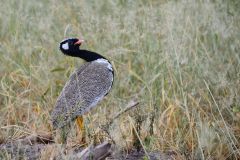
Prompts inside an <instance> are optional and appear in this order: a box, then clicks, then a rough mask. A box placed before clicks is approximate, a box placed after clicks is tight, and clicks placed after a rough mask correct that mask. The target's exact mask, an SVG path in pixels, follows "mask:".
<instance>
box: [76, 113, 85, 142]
mask: <svg viewBox="0 0 240 160" xmlns="http://www.w3.org/2000/svg"><path fill="white" fill-rule="evenodd" d="M76 123H77V125H78V128H79V132H80V133H82V137H81V143H83V144H86V131H85V127H84V121H83V116H78V117H77V119H76Z"/></svg>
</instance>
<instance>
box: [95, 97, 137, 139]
mask: <svg viewBox="0 0 240 160" xmlns="http://www.w3.org/2000/svg"><path fill="white" fill-rule="evenodd" d="M138 104H139V102H135V101H133V100H132V101H130V102H129V103H128V105H127V106H126V107H125V108H124V109H123V110H122V111H120V112H118V113H117V114H116V115H115V116H114V117H113V118H112V119H110V120H109V121H108V122H107V123H106V124H104V125H101V126H100V127H99V128H101V129H102V130H103V131H104V132H105V133H107V135H108V136H109V138H110V139H111V140H112V141H113V142H114V140H113V138H112V137H111V135H110V133H109V131H108V129H109V127H110V126H111V125H112V123H113V122H114V120H115V119H117V118H119V117H120V116H121V115H123V114H124V113H126V112H127V111H129V110H130V109H133V108H134V107H136V106H137V105H138ZM114 143H115V142H114Z"/></svg>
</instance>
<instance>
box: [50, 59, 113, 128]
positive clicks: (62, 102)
mask: <svg viewBox="0 0 240 160" xmlns="http://www.w3.org/2000/svg"><path fill="white" fill-rule="evenodd" d="M112 82H113V73H112V71H110V70H109V68H108V67H107V64H104V63H97V62H95V61H93V62H89V63H85V64H84V65H83V66H81V67H80V68H79V69H77V70H76V71H75V72H74V73H73V74H72V75H71V76H70V79H69V81H68V82H67V83H66V84H65V86H64V88H63V90H62V92H61V93H60V96H59V97H58V99H57V102H56V106H55V108H54V110H53V112H52V115H51V118H52V122H53V127H54V128H61V127H63V126H64V125H66V124H67V123H69V122H70V121H71V120H73V119H75V118H76V117H77V116H78V115H82V114H84V113H86V112H88V111H89V110H90V109H91V108H92V107H94V106H95V105H96V104H97V103H98V102H99V101H100V100H101V99H102V98H103V97H104V96H105V95H106V94H107V93H108V92H109V90H110V89H111V86H112Z"/></svg>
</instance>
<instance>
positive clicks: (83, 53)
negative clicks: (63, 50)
mask: <svg viewBox="0 0 240 160" xmlns="http://www.w3.org/2000/svg"><path fill="white" fill-rule="evenodd" d="M67 55H69V56H72V57H79V58H82V59H84V60H85V61H87V62H91V61H95V60H97V59H100V58H103V59H106V58H105V57H103V56H101V55H100V54H98V53H95V52H91V51H88V50H80V49H78V50H75V51H73V52H71V53H67Z"/></svg>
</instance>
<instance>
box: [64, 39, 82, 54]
mask: <svg viewBox="0 0 240 160" xmlns="http://www.w3.org/2000/svg"><path fill="white" fill-rule="evenodd" d="M83 42H84V40H81V39H78V38H69V39H65V40H63V41H62V42H61V43H60V46H59V48H60V50H61V51H62V52H63V53H64V54H68V55H71V54H72V53H74V52H75V51H77V50H79V46H80V45H81V44H82V43H83Z"/></svg>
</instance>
